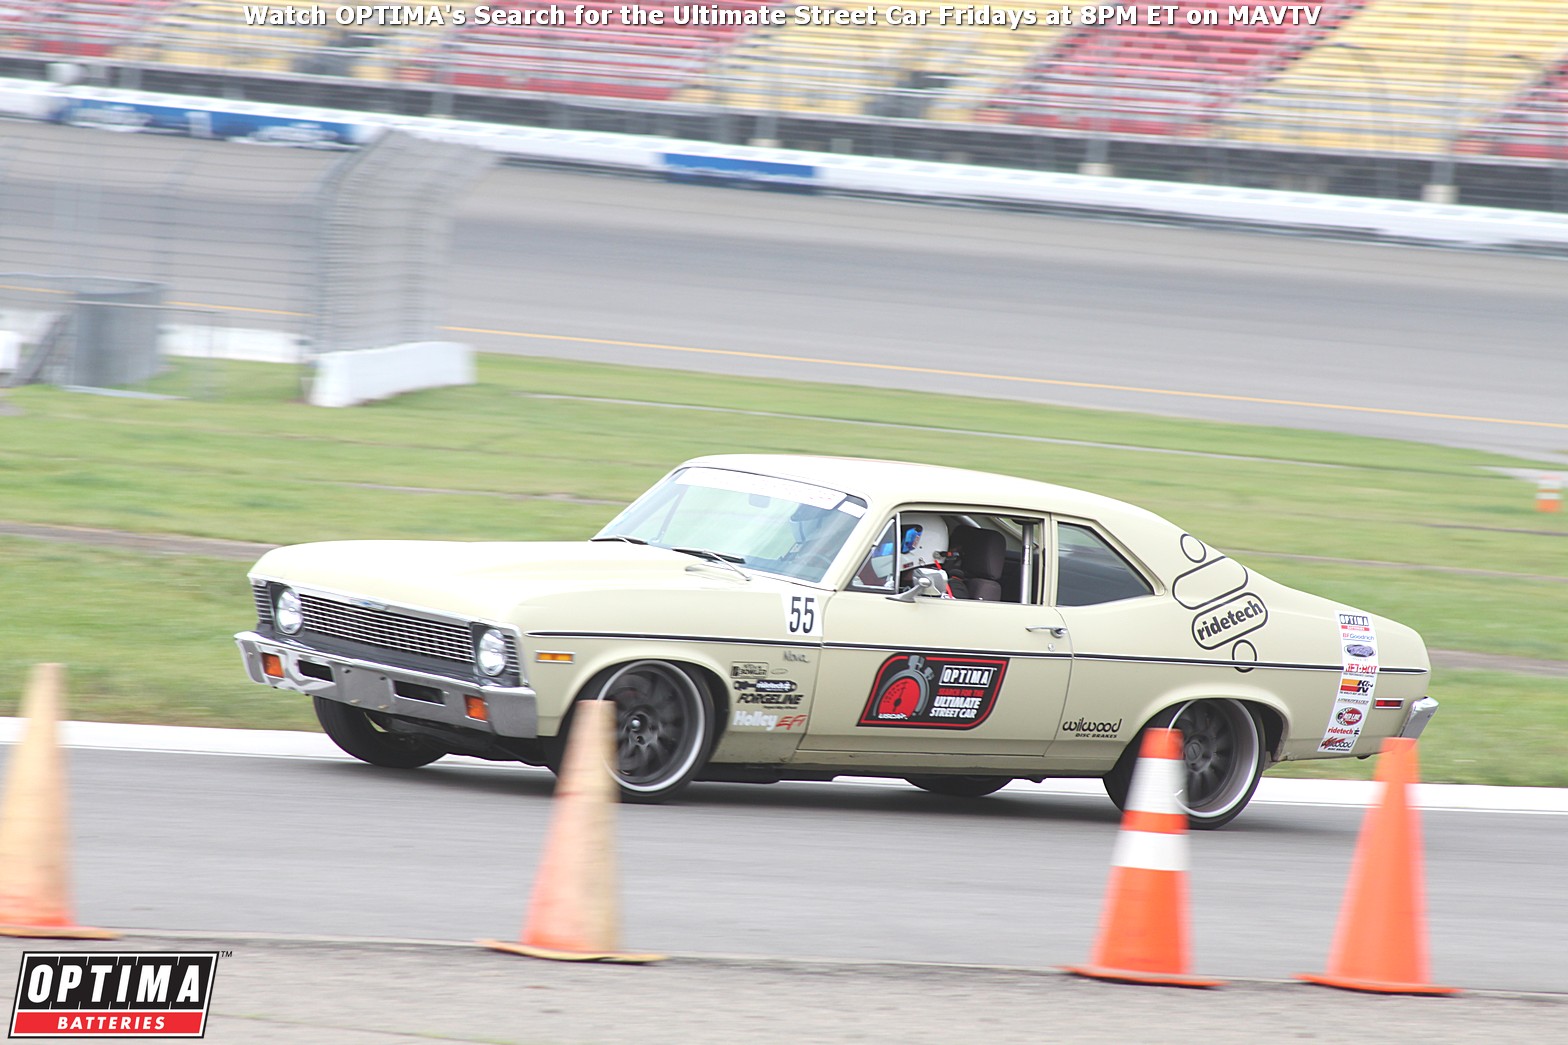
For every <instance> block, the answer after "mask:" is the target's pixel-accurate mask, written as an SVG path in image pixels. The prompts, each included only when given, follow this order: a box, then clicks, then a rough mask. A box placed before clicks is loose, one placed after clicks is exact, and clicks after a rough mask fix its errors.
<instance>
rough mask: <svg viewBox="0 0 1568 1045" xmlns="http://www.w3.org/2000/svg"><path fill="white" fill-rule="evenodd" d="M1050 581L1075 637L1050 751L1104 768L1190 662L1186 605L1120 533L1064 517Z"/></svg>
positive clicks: (1066, 766) (1086, 768)
mask: <svg viewBox="0 0 1568 1045" xmlns="http://www.w3.org/2000/svg"><path fill="white" fill-rule="evenodd" d="M1053 528H1054V534H1055V540H1054V542H1053V543H1054V545H1055V547H1054V552H1053V554H1054V559H1053V569H1052V571H1051V573H1052V576H1051V582H1050V585H1049V587H1050V588H1051V589H1052V591H1053V593H1054V601H1055V605H1056V607H1057V610H1058V612H1060V613H1061V615H1062V619H1063V621H1064V623H1065V624H1066V626H1067V628H1068V629H1069V630H1070V632H1071V634H1072V637H1073V648H1074V653H1075V660H1074V664H1073V677H1072V684H1071V686H1070V687H1069V691H1068V698H1067V703H1066V706H1065V707H1064V708H1063V711H1062V718H1061V730H1060V732H1059V733H1058V735H1057V737H1056V740H1055V742H1054V743H1053V744H1052V745H1051V748H1050V751H1049V760H1050V763H1051V765H1052V767H1053V768H1055V769H1057V770H1069V771H1081V772H1088V773H1098V772H1103V771H1105V770H1106V769H1108V768H1110V766H1111V765H1112V764H1114V763H1115V761H1116V759H1117V758H1118V757H1120V755H1121V753H1122V751H1123V749H1124V748H1125V747H1126V746H1127V744H1128V743H1129V742H1130V741H1131V739H1132V738H1133V737H1134V736H1136V735H1137V733H1138V730H1139V729H1141V728H1142V726H1143V720H1142V715H1143V709H1144V708H1145V707H1146V706H1147V704H1148V702H1149V700H1150V699H1152V698H1153V697H1154V696H1156V695H1157V694H1159V693H1160V692H1163V691H1164V690H1166V689H1170V688H1172V687H1174V686H1179V685H1180V684H1181V682H1182V679H1183V676H1184V674H1186V673H1189V672H1191V671H1192V668H1191V667H1190V665H1191V664H1192V663H1193V661H1194V657H1193V654H1194V653H1195V652H1202V651H1201V650H1197V649H1195V648H1194V647H1193V646H1192V645H1191V643H1190V641H1188V640H1186V636H1187V633H1188V623H1189V618H1190V617H1191V613H1185V614H1184V613H1183V611H1182V608H1181V607H1180V606H1179V605H1177V604H1176V602H1175V601H1174V600H1173V599H1172V598H1171V596H1170V594H1169V593H1165V592H1161V591H1160V590H1159V587H1158V584H1157V582H1156V581H1155V580H1154V578H1153V575H1152V573H1150V572H1149V571H1148V570H1147V569H1146V568H1144V567H1143V566H1142V565H1141V564H1139V563H1137V562H1136V560H1135V559H1134V558H1133V556H1132V555H1131V553H1130V552H1129V551H1128V550H1127V549H1126V547H1125V546H1124V545H1122V544H1121V542H1120V541H1118V540H1117V539H1116V537H1115V535H1114V534H1112V533H1111V532H1110V531H1109V530H1107V529H1105V528H1104V527H1102V526H1101V525H1099V524H1098V523H1096V522H1094V521H1092V520H1088V519H1073V518H1066V517H1060V516H1058V517H1056V518H1055V519H1054V520H1053Z"/></svg>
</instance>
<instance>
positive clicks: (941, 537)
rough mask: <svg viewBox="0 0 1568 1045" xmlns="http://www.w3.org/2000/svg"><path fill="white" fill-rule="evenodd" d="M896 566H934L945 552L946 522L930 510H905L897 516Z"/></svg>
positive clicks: (900, 568)
mask: <svg viewBox="0 0 1568 1045" xmlns="http://www.w3.org/2000/svg"><path fill="white" fill-rule="evenodd" d="M898 540H899V545H898V568H899V570H900V571H903V570H912V569H914V568H915V567H917V566H935V565H936V564H937V556H939V555H945V554H946V553H947V523H945V522H943V521H942V517H941V516H940V515H933V514H932V513H930V512H905V513H903V514H901V515H899V517H898Z"/></svg>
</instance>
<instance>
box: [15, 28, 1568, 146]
mask: <svg viewBox="0 0 1568 1045" xmlns="http://www.w3.org/2000/svg"><path fill="white" fill-rule="evenodd" d="M622 2H623V0H587V3H586V4H585V6H586V7H588V8H590V9H592V10H595V11H604V12H608V13H609V15H610V16H609V17H608V18H607V20H606V24H605V25H604V26H589V25H575V24H569V25H548V24H541V25H528V26H521V25H520V26H506V25H496V24H489V25H483V26H480V25H475V24H473V23H472V21H471V20H470V22H469V24H467V25H464V26H460V27H459V26H453V25H451V24H447V25H428V26H414V25H377V24H374V23H367V24H365V25H359V26H353V27H343V26H338V25H336V24H328V25H324V26H309V25H283V26H262V25H246V24H245V18H244V13H243V8H244V7H245V6H246V5H245V0H0V53H5V54H12V55H15V54H23V55H37V56H40V57H44V58H53V57H55V56H61V57H67V58H70V57H78V58H86V59H102V60H104V61H107V62H118V63H122V64H125V65H129V66H181V67H190V68H199V69H203V70H212V71H217V72H220V73H221V72H226V71H232V72H236V73H246V74H264V75H272V76H279V77H287V76H292V75H327V76H343V77H356V78H360V79H364V80H366V81H368V82H369V83H371V84H376V83H386V84H391V83H396V82H399V81H409V80H418V81H421V82H426V83H431V84H436V85H445V86H451V87H456V88H462V89H466V90H471V91H476V92H493V93H497V94H500V93H509V92H528V93H535V94H568V95H582V96H593V97H600V98H607V99H625V100H647V101H669V102H679V103H686V104H691V105H712V106H717V107H726V108H733V109H744V110H747V111H752V112H759V111H760V112H767V111H776V112H780V113H788V114H806V115H811V114H820V115H823V116H837V117H846V118H852V119H864V118H869V119H884V118H910V119H922V120H942V121H969V122H974V121H980V122H1004V123H1008V124H1012V125H1014V126H1016V127H1021V128H1022V127H1033V128H1040V129H1046V130H1065V131H1069V132H1072V133H1075V134H1095V135H1115V136H1126V135H1145V136H1161V137H1195V136H1197V137H1204V138H1206V139H1210V140H1215V141H1232V142H1234V141H1241V142H1257V143H1264V144H1268V145H1278V146H1280V147H1284V148H1290V149H1326V150H1331V151H1337V152H1343V151H1347V150H1348V151H1365V152H1378V153H1403V154H1412V155H1423V154H1424V155H1443V154H1446V153H1450V152H1452V153H1466V154H1477V153H1485V154H1493V155H1498V156H1507V157H1518V158H1532V159H1542V160H1551V159H1561V160H1568V0H1324V2H1323V3H1321V4H1319V5H1313V6H1317V7H1320V9H1321V17H1320V19H1319V22H1318V24H1317V25H1315V26H1306V25H1301V26H1295V25H1281V26H1239V25H1230V24H1217V25H1212V26H1192V25H1186V24H1178V25H1173V26H1150V25H1147V24H1144V25H1138V26H1123V25H1111V26H1081V25H1080V26H1075V27H1068V28H1059V27H1055V26H1044V25H1036V26H1022V27H1019V28H1017V29H1013V28H1009V27H1008V26H1006V25H968V24H963V23H962V22H960V21H958V20H956V19H954V18H952V17H951V16H949V17H947V18H946V19H945V23H946V24H944V17H943V14H942V12H943V10H944V8H945V9H946V10H947V11H949V12H953V11H961V12H973V11H975V10H977V9H978V8H977V7H975V6H963V5H945V4H942V3H938V2H936V0H911V2H909V3H905V4H900V5H899V6H900V7H902V8H903V10H904V11H905V12H906V13H915V14H923V15H924V23H925V24H923V25H921V24H916V25H889V24H886V22H885V18H886V12H887V9H888V5H877V7H878V10H879V11H880V12H882V15H883V21H882V22H880V23H879V24H877V25H875V26H864V25H861V26H822V25H811V24H797V21H796V19H795V18H794V17H793V13H794V5H793V4H787V5H784V6H783V7H782V11H783V12H785V13H786V16H787V23H786V24H785V25H781V26H763V27H750V26H743V25H689V24H688V25H680V24H677V23H676V17H675V15H676V10H677V9H678V8H684V9H686V10H688V11H689V10H691V9H693V8H694V7H696V8H700V9H702V10H711V9H712V8H713V7H715V6H716V7H717V8H719V9H720V10H722V11H724V12H741V11H755V10H757V9H760V8H763V7H768V6H772V5H770V4H769V3H768V2H767V0H709V2H708V3H702V2H701V0H698V3H696V4H692V3H691V2H690V0H640V6H641V7H643V8H644V9H645V10H655V9H656V10H662V11H663V12H664V13H665V15H666V20H665V23H664V24H662V25H645V26H629V25H625V24H623V20H622V18H621V17H620V7H621V5H622ZM269 6H271V7H273V8H294V9H297V10H303V9H307V8H317V7H318V6H319V7H321V8H323V9H325V10H329V11H330V10H335V9H336V5H332V4H327V5H319V4H318V3H317V0H272V2H271V3H270V4H269ZM454 6H456V7H460V8H461V9H463V10H464V11H466V12H469V13H470V14H471V13H472V11H473V7H474V5H473V4H472V3H463V4H459V5H454ZM490 6H491V7H492V8H500V9H502V10H511V11H518V12H541V11H544V10H546V9H547V8H549V7H552V6H557V4H554V3H552V2H551V0H499V2H498V3H497V4H493V5H490ZM558 6H559V7H560V9H561V10H562V11H563V12H565V13H567V15H568V17H569V16H570V14H571V13H572V12H573V11H575V9H576V7H577V4H576V0H570V2H568V3H560V4H559V5H558ZM1233 6H1237V5H1232V4H1230V3H1229V2H1228V0H1227V2H1220V0H1187V2H1185V3H1183V4H1182V5H1181V8H1180V9H1181V10H1182V11H1184V12H1190V11H1193V10H1198V9H1205V8H1206V9H1211V10H1214V11H1216V12H1217V14H1218V19H1217V21H1219V22H1222V23H1228V22H1229V17H1228V15H1229V9H1230V8H1231V7H1233ZM817 7H818V9H820V10H831V9H832V7H831V5H826V4H823V5H817ZM443 9H444V8H443ZM1051 9H1052V8H1051V7H1049V6H1047V7H1037V8H1031V10H1034V11H1035V12H1036V13H1037V14H1040V13H1043V12H1045V11H1047V10H1051ZM1140 9H1142V8H1140ZM987 10H990V8H987ZM1075 10H1076V6H1075Z"/></svg>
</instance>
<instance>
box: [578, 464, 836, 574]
mask: <svg viewBox="0 0 1568 1045" xmlns="http://www.w3.org/2000/svg"><path fill="white" fill-rule="evenodd" d="M865 514H866V502H865V501H863V500H862V499H860V498H859V497H854V496H852V495H850V494H846V493H844V492H843V491H841V490H832V489H829V488H827V487H825V486H815V485H813V484H811V483H801V482H796V481H794V480H792V479H779V478H775V477H773V476H767V475H756V474H753V473H751V472H733V471H729V470H728V469H723V468H703V467H693V468H683V469H681V470H680V471H678V472H676V473H675V474H674V475H671V476H670V477H668V478H667V479H665V480H664V481H663V482H661V483H659V485H657V486H655V487H654V488H653V489H651V490H649V491H648V492H647V493H645V494H643V495H642V496H641V497H639V498H637V500H635V501H633V502H632V503H631V504H630V505H629V506H628V507H627V508H626V510H625V511H623V512H622V513H621V514H620V515H618V516H616V517H615V518H614V519H613V520H611V522H610V523H609V525H607V526H606V527H605V528H604V529H603V530H600V531H599V534H598V536H597V537H596V538H595V540H633V541H641V542H644V543H647V544H651V545H654V546H656V547H659V548H679V549H682V550H692V551H694V552H695V551H701V552H711V553H716V554H718V555H720V556H723V557H724V559H725V560H727V561H729V562H731V563H735V564H737V565H739V566H740V567H741V568H742V569H744V570H754V571H759V572H762V573H776V574H779V575H781V576H784V577H791V578H794V579H796V580H802V581H808V582H812V583H817V582H820V581H821V580H822V577H823V574H825V573H826V572H827V570H828V567H829V566H830V565H831V564H832V562H833V559H834V557H835V556H837V555H838V552H839V549H840V548H842V547H843V545H844V541H845V540H846V539H847V538H848V537H849V534H850V532H851V531H852V530H854V528H855V525H856V524H857V523H859V522H860V520H861V518H863V517H864V516H865Z"/></svg>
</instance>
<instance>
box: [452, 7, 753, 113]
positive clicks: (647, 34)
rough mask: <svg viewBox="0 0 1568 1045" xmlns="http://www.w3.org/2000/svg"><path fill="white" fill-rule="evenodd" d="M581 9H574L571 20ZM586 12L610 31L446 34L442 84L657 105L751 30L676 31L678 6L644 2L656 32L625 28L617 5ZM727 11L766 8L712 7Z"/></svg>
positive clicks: (518, 29)
mask: <svg viewBox="0 0 1568 1045" xmlns="http://www.w3.org/2000/svg"><path fill="white" fill-rule="evenodd" d="M493 6H495V7H500V8H505V9H509V10H520V11H536V12H537V11H543V10H545V9H547V8H549V7H552V6H556V7H563V8H564V5H561V4H558V3H553V2H551V0H503V2H502V3H500V4H496V5H493ZM577 6H578V5H577V4H575V3H574V4H572V5H571V8H570V10H571V11H573V12H574V13H575V9H576V7H577ZM583 6H585V7H587V8H590V9H592V10H595V11H604V12H606V13H607V15H608V18H607V24H606V25H603V26H590V25H575V24H568V25H522V26H507V25H494V24H492V25H484V26H478V25H470V26H467V27H464V28H461V29H458V30H457V31H456V32H454V33H451V34H449V35H448V36H447V37H446V39H445V40H444V41H443V42H442V44H441V45H440V49H439V51H438V52H436V53H434V54H432V55H431V56H430V57H431V62H430V68H431V69H432V70H436V71H435V72H433V73H432V75H434V76H438V77H439V79H440V80H441V82H443V83H448V84H452V85H454V86H458V87H477V88H485V89H489V90H514V91H535V92H541V93H548V94H580V95H595V96H600V97H614V98H634V99H651V100H662V99H668V98H670V97H672V96H673V95H674V94H675V92H677V91H678V90H679V89H680V88H682V87H683V86H685V85H686V84H688V83H690V82H691V81H692V80H694V79H696V78H697V77H698V76H700V75H701V74H702V71H703V69H704V68H705V67H706V66H707V64H708V63H709V62H710V61H711V60H712V57H713V55H714V54H715V53H717V52H718V51H719V50H721V49H722V48H724V47H725V46H726V45H728V44H730V43H731V42H732V41H734V40H735V39H737V38H738V37H741V36H743V35H745V34H746V33H747V32H748V31H749V30H748V28H747V27H745V26H738V25H680V24H677V23H676V21H675V17H674V15H675V11H674V9H675V8H677V7H681V8H687V9H690V8H691V7H692V6H696V5H692V4H690V3H676V2H675V0H641V2H640V3H639V4H638V6H639V7H641V8H642V9H643V10H645V11H653V10H659V11H662V12H664V13H665V20H664V23H663V24H661V25H651V24H650V25H624V24H622V19H621V17H620V13H619V9H620V7H621V6H622V5H621V4H620V3H616V2H604V0H590V2H588V3H585V4H584V5H583ZM700 6H702V7H704V8H709V7H712V6H717V7H719V8H720V9H721V10H724V11H736V12H741V11H749V10H755V9H757V8H760V7H764V6H766V4H765V2H764V0H717V3H716V4H713V3H710V4H705V5H700Z"/></svg>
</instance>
